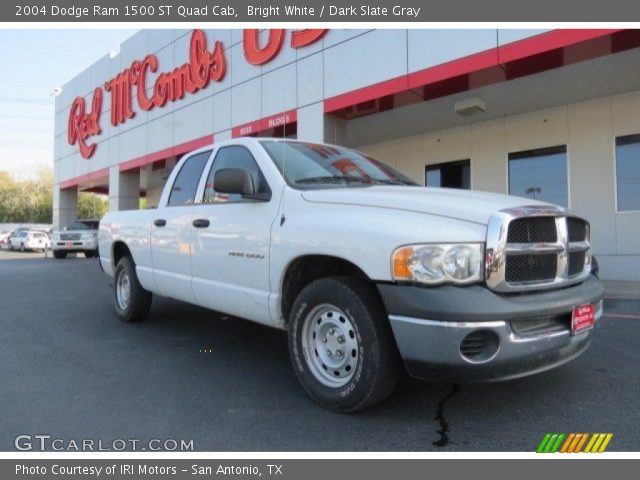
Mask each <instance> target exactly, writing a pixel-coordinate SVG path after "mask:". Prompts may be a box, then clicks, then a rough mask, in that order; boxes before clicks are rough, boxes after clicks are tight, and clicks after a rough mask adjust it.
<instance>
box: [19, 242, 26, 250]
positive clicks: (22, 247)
mask: <svg viewBox="0 0 640 480" xmlns="http://www.w3.org/2000/svg"><path fill="white" fill-rule="evenodd" d="M20 251H21V252H24V251H25V248H24V243H21V244H20Z"/></svg>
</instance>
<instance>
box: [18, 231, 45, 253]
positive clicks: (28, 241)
mask: <svg viewBox="0 0 640 480" xmlns="http://www.w3.org/2000/svg"><path fill="white" fill-rule="evenodd" d="M50 247H51V241H50V240H49V237H48V236H47V234H46V233H45V232H40V231H37V230H20V231H18V232H17V234H16V235H14V236H12V237H11V240H10V244H9V248H10V249H11V250H20V251H21V252H24V251H26V250H42V251H44V250H47V249H49V248H50Z"/></svg>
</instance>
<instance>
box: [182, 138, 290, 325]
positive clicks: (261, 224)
mask: <svg viewBox="0 0 640 480" xmlns="http://www.w3.org/2000/svg"><path fill="white" fill-rule="evenodd" d="M224 168H241V169H244V170H246V171H248V172H249V174H250V175H251V178H252V179H253V184H254V186H255V192H256V193H257V194H263V195H264V197H265V198H270V199H269V200H268V201H262V200H251V199H247V198H244V197H242V196H241V195H236V194H225V193H220V192H216V191H215V189H214V182H213V179H214V176H215V173H216V172H217V171H218V170H221V169H224ZM278 208H279V205H278V201H277V199H276V196H272V195H271V188H270V186H269V184H268V183H267V180H266V178H265V176H264V174H263V172H262V171H261V170H260V168H259V166H258V164H257V162H256V160H255V158H254V156H253V155H252V153H251V151H250V150H249V149H248V148H247V147H245V146H243V145H229V146H223V147H220V148H219V149H218V150H217V151H216V153H215V157H214V160H213V164H212V166H211V168H210V170H209V172H208V174H207V180H206V183H205V185H204V194H203V198H202V203H197V204H196V206H195V208H194V219H195V221H196V225H198V226H192V231H191V272H192V276H193V294H194V296H195V299H196V302H197V303H198V304H199V305H202V306H204V307H207V308H211V309H214V310H218V311H221V312H225V313H228V314H231V315H235V316H238V317H242V318H247V319H250V320H253V321H256V322H261V323H266V324H270V323H271V319H270V316H269V291H270V289H269V246H270V245H269V242H270V232H271V225H272V224H273V222H274V220H275V219H276V216H277V214H278Z"/></svg>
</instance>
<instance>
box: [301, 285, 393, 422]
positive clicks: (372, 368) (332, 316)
mask: <svg viewBox="0 0 640 480" xmlns="http://www.w3.org/2000/svg"><path fill="white" fill-rule="evenodd" d="M289 351H290V354H291V361H292V362H293V367H294V370H295V372H296V376H297V377H298V380H299V381H300V383H301V384H302V387H303V388H304V389H305V391H306V392H307V393H308V394H309V396H310V397H311V398H313V399H314V400H315V401H316V402H318V403H319V404H320V405H322V406H324V407H326V408H328V409H330V410H334V411H336V412H354V411H357V410H362V409H364V408H366V407H368V406H371V405H373V404H376V403H378V402H381V401H382V400H384V399H385V398H386V397H387V396H389V394H390V393H391V392H392V391H393V390H394V388H395V387H396V385H397V382H398V378H399V371H400V367H399V355H398V352H397V349H396V346H395V343H394V340H393V336H392V333H391V330H390V327H389V324H388V321H387V318H386V316H385V313H384V306H383V305H382V303H381V301H380V299H379V298H378V296H377V295H376V292H375V290H374V289H373V287H372V286H370V285H369V284H367V283H366V282H364V281H362V280H359V279H356V278H350V277H330V278H324V279H320V280H316V281H315V282H312V283H311V284H309V285H308V286H306V287H305V288H304V289H303V290H302V292H301V293H300V294H299V295H298V297H297V298H296V301H295V303H294V305H293V309H292V313H291V317H290V321H289Z"/></svg>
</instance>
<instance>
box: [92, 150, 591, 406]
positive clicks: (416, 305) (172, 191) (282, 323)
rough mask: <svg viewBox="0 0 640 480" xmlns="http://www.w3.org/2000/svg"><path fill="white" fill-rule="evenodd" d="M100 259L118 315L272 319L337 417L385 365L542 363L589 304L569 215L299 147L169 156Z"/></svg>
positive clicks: (574, 347) (380, 388) (479, 370)
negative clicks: (161, 312)
mask: <svg viewBox="0 0 640 480" xmlns="http://www.w3.org/2000/svg"><path fill="white" fill-rule="evenodd" d="M99 254H100V263H101V266H102V268H103V269H104V271H105V272H106V273H107V274H108V275H110V276H112V277H114V282H113V283H114V300H115V308H116V310H117V313H118V314H119V316H120V317H121V318H122V319H123V320H125V321H135V320H140V319H142V318H143V317H144V316H146V315H147V314H148V312H149V308H150V305H151V297H152V294H158V295H162V296H167V297H172V298H176V299H179V300H183V301H185V302H189V303H192V304H197V305H201V306H203V307H207V308H210V309H213V310H217V311H220V312H224V313H227V314H230V315H233V316H236V317H242V318H246V319H249V320H252V321H255V322H259V323H262V324H266V325H271V326H274V327H277V328H282V329H287V330H288V334H289V350H290V354H291V360H292V363H293V367H294V370H295V373H296V375H297V377H298V379H299V381H300V383H301V384H302V386H303V387H304V389H305V390H306V391H307V393H308V394H309V395H310V396H311V397H312V398H313V399H315V400H316V401H317V402H318V403H320V404H321V405H323V406H325V407H327V408H330V409H333V410H336V411H342V412H348V411H355V410H359V409H362V408H364V407H366V406H369V405H372V404H374V403H376V402H379V401H381V400H382V399H384V398H385V397H386V396H387V395H388V394H389V393H390V392H391V391H392V390H393V388H394V387H395V385H396V382H397V379H398V376H399V373H400V372H399V370H400V368H401V366H402V363H404V367H405V368H406V369H407V370H408V372H409V374H411V375H412V376H414V377H418V378H425V379H447V380H456V381H465V380H466V381H492V380H503V379H509V378H515V377H519V376H523V375H528V374H532V373H536V372H539V371H543V370H546V369H549V368H552V367H555V366H558V365H560V364H562V363H565V362H567V361H569V360H571V359H573V358H575V357H577V356H578V355H580V354H581V353H582V352H584V350H585V349H586V348H587V347H588V345H589V343H590V337H591V333H592V328H591V327H592V326H593V325H594V323H595V322H596V320H597V319H598V318H599V317H600V315H601V313H602V295H603V289H602V286H601V285H600V283H599V282H598V280H597V279H596V278H595V277H594V276H593V275H592V274H591V265H590V264H591V251H590V243H589V224H588V223H587V221H586V220H584V219H583V218H581V217H579V216H577V215H575V214H573V213H570V212H568V211H566V210H565V209H563V208H560V207H556V206H553V205H549V204H546V203H542V202H537V201H532V200H528V199H522V198H517V197H511V196H506V195H498V194H491V193H480V192H470V191H460V190H451V189H436V188H423V187H419V186H417V185H415V183H414V182H412V181H411V180H409V179H408V178H407V177H405V176H404V175H402V174H400V173H398V172H397V171H395V170H394V169H392V168H391V167H389V166H387V165H385V164H383V163H381V162H379V161H377V160H374V159H372V158H370V157H368V156H366V155H363V154H360V153H358V152H355V151H353V150H349V149H346V148H342V147H338V146H333V145H322V144H311V143H305V142H299V141H290V140H275V139H258V138H241V139H234V140H229V141H225V142H221V143H219V144H216V145H213V146H210V147H205V148H201V149H199V150H197V151H194V152H192V153H190V154H189V155H186V156H185V157H184V158H182V159H181V160H180V162H179V163H178V165H177V166H176V168H174V170H173V171H172V173H171V176H170V177H169V179H168V180H167V184H166V186H165V188H164V191H163V193H162V196H161V198H160V201H159V206H158V208H157V209H154V210H140V211H125V212H112V213H108V214H107V215H106V216H105V218H104V219H103V220H102V222H101V223H100V230H99Z"/></svg>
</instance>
